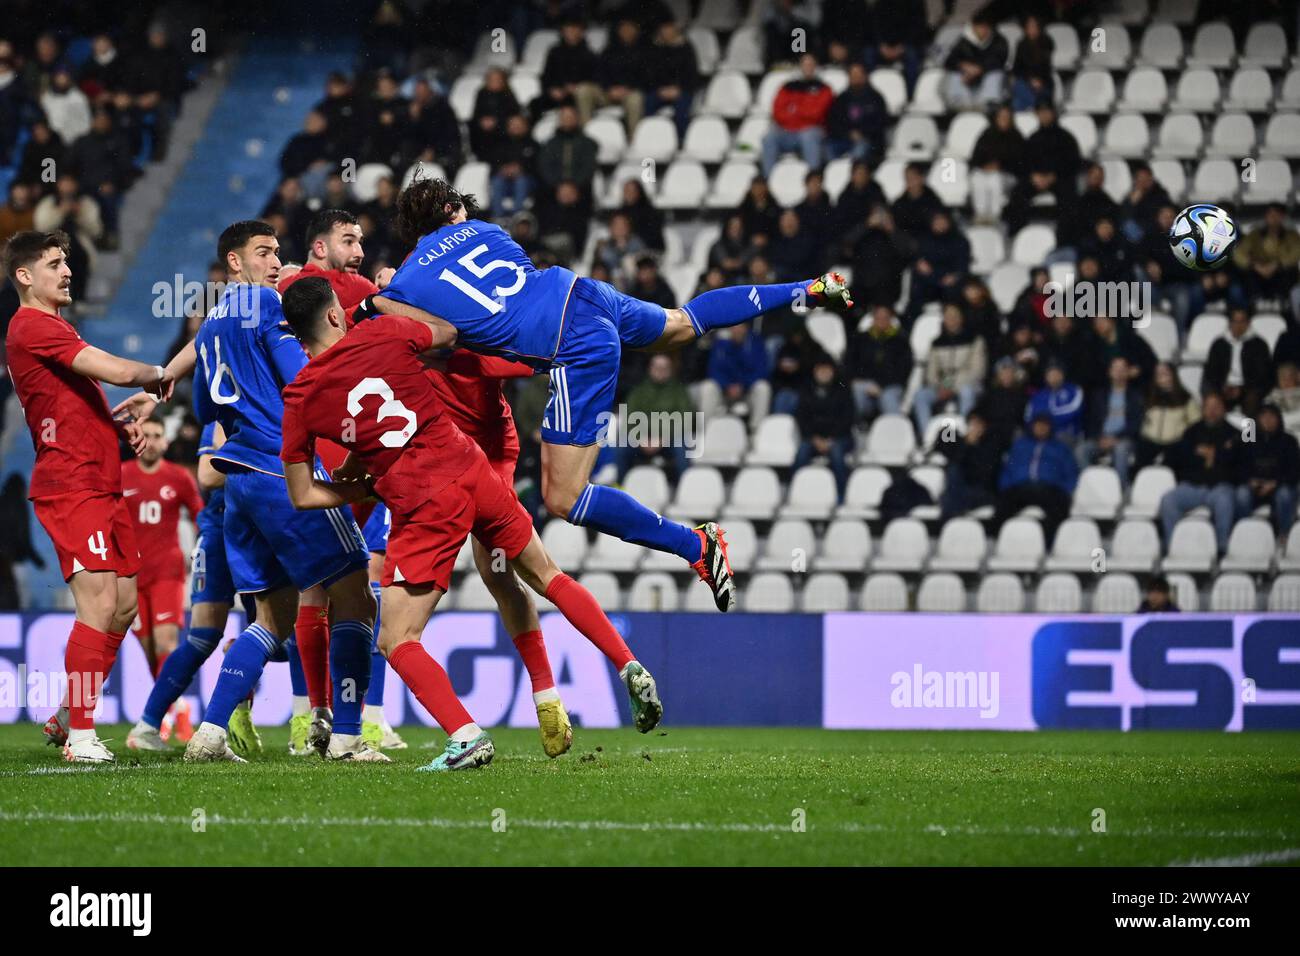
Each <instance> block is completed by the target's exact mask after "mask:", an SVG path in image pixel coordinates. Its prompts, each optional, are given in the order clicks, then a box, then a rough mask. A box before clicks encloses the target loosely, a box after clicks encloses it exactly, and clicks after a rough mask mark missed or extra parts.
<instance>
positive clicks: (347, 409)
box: [281, 278, 663, 770]
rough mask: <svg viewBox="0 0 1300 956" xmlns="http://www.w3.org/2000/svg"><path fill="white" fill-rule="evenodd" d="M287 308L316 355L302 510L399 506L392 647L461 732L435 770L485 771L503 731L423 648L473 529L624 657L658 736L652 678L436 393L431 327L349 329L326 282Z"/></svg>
mask: <svg viewBox="0 0 1300 956" xmlns="http://www.w3.org/2000/svg"><path fill="white" fill-rule="evenodd" d="M283 305H284V314H285V317H286V319H287V320H288V322H289V325H290V328H292V329H293V331H294V334H296V335H297V336H298V337H299V339H300V340H301V341H302V343H303V345H304V346H305V347H306V349H307V351H308V353H309V354H310V355H311V356H312V361H311V362H309V363H308V365H307V366H306V368H304V369H303V370H302V371H301V372H300V373H299V374H298V376H297V378H295V379H294V381H293V382H291V383H290V384H289V385H288V386H287V387H286V388H285V390H284V403H285V411H284V422H283V429H282V433H283V442H284V444H283V448H282V451H281V458H282V459H283V460H284V462H285V480H286V483H287V484H288V488H289V497H290V499H291V500H292V501H293V504H294V506H295V507H297V508H326V507H337V506H340V505H343V504H350V503H352V502H353V501H358V500H360V499H361V498H364V497H367V496H369V495H370V494H371V493H372V491H373V493H374V494H376V495H377V496H378V497H379V498H380V500H381V501H383V502H384V503H385V504H386V505H387V506H388V508H389V510H390V511H391V512H392V515H393V525H392V531H391V533H390V536H389V540H388V554H387V558H386V560H385V565H384V579H383V584H384V589H383V607H384V611H383V614H382V616H381V626H380V638H379V641H380V647H381V649H382V650H383V652H384V654H385V655H386V656H387V657H388V661H389V664H390V665H391V666H392V667H393V669H394V670H396V671H397V673H398V675H399V676H400V677H401V678H402V680H403V682H405V683H406V685H407V686H408V687H410V688H411V690H412V691H413V692H414V693H415V695H416V698H417V699H418V700H419V701H420V702H421V703H422V704H423V705H424V706H425V707H426V709H428V710H429V712H430V713H431V714H432V715H433V716H434V718H435V719H436V720H437V721H438V723H439V724H440V725H441V726H442V727H443V729H444V730H446V731H447V733H448V735H449V737H450V739H449V740H448V743H447V747H446V750H445V751H444V753H443V754H442V755H441V756H439V757H438V758H437V759H435V760H434V761H433V762H432V763H430V764H429V765H428V766H427V767H426V768H423V769H427V770H456V769H463V768H469V767H477V766H482V765H484V764H486V763H488V762H490V761H491V759H492V755H493V753H494V747H493V744H492V740H491V738H490V737H489V736H488V735H487V733H485V732H484V731H483V730H482V728H480V727H479V726H478V724H476V723H475V722H474V721H473V719H472V718H471V717H470V715H469V714H468V713H467V712H466V711H465V709H464V707H463V706H462V705H461V703H460V701H459V700H458V698H457V697H456V694H455V691H454V690H453V689H452V687H451V682H450V681H449V680H448V678H447V675H446V672H445V671H443V669H442V668H441V667H440V666H439V665H438V664H437V662H435V661H434V660H433V659H432V658H431V657H429V655H428V654H427V653H426V652H425V651H424V649H423V647H422V646H421V644H420V637H421V635H422V633H423V631H424V627H425V625H426V624H427V623H428V620H429V616H430V615H431V614H432V613H433V610H434V608H435V607H436V606H437V604H438V600H439V598H440V597H441V596H442V594H443V593H444V592H445V591H446V590H447V588H448V586H449V584H450V574H451V569H452V566H453V564H454V563H455V560H456V555H457V554H458V553H459V551H460V549H461V546H462V545H463V544H464V543H465V539H466V537H467V536H468V535H470V534H471V533H472V534H474V535H475V537H477V538H479V540H481V541H482V542H483V543H484V544H485V545H486V546H487V547H488V548H489V550H490V551H491V550H494V549H500V552H501V553H502V554H504V556H505V557H506V558H507V559H508V560H509V561H510V563H511V565H512V566H513V568H514V569H515V570H516V571H517V572H518V573H519V575H520V576H521V577H522V578H523V580H524V581H525V582H526V583H527V584H528V585H529V586H530V587H532V588H533V590H535V591H537V592H538V593H539V594H544V595H545V596H546V597H547V599H548V600H550V601H551V602H552V603H554V604H555V605H556V607H557V608H559V610H560V612H561V613H562V614H564V616H565V617H566V618H567V619H568V620H569V622H570V623H571V624H573V625H574V627H576V628H577V629H578V630H579V631H580V632H581V633H582V634H583V635H584V636H586V637H587V638H588V640H590V641H591V642H592V643H593V644H594V645H596V646H597V647H598V648H599V649H600V650H601V651H602V652H603V653H604V654H605V655H606V657H608V658H609V659H610V660H611V662H613V663H614V665H615V667H617V668H618V669H619V676H620V677H621V678H622V680H623V682H624V684H625V686H626V687H627V689H628V692H629V695H630V698H631V707H632V714H633V718H634V720H635V723H636V726H637V729H638V730H640V731H641V732H642V733H646V732H649V731H650V730H652V729H653V728H654V727H655V726H657V725H658V723H659V720H660V719H661V718H662V715H663V708H662V705H661V704H660V703H659V699H658V694H657V692H656V688H655V685H654V680H653V678H652V677H651V676H650V674H649V673H648V672H647V671H646V670H645V668H644V667H642V666H641V665H640V664H639V663H638V662H637V661H636V659H635V657H634V656H633V655H632V653H631V651H630V650H628V648H627V645H626V644H625V643H624V642H623V639H622V638H621V637H620V636H619V634H618V632H617V631H615V630H614V627H613V625H612V624H610V622H609V619H608V618H607V617H606V616H605V614H604V612H603V611H602V610H601V609H600V605H599V604H598V603H597V601H596V600H595V598H594V597H593V596H592V595H591V593H590V592H588V591H587V590H586V589H585V588H583V587H582V586H581V585H579V584H578V583H577V582H575V581H574V580H573V579H572V578H570V577H569V576H568V575H566V574H564V573H563V572H562V571H560V569H559V568H558V567H556V565H555V563H554V562H553V561H552V560H551V558H550V556H549V555H548V554H547V553H546V550H545V548H544V547H543V546H542V543H541V539H540V538H538V537H537V534H536V532H535V531H534V530H533V526H532V520H531V518H530V517H529V515H528V512H527V511H525V510H524V508H523V506H522V505H521V504H520V503H519V500H518V499H517V498H516V497H515V495H514V492H513V490H512V489H511V488H509V487H508V486H507V485H506V484H505V482H504V481H502V479H501V476H500V475H499V474H497V472H496V471H495V470H494V469H493V468H492V466H491V465H490V464H489V463H488V460H487V457H486V456H485V455H484V453H483V450H482V449H481V448H479V447H478V446H477V445H476V444H474V442H472V441H470V440H469V439H468V438H467V437H466V436H465V435H464V433H462V432H461V431H460V429H459V428H457V427H456V425H455V424H454V423H453V422H452V421H451V420H450V419H449V417H448V416H447V415H446V413H445V406H444V405H443V403H442V401H441V400H440V399H439V397H438V395H437V393H436V392H435V391H434V390H433V389H432V388H430V387H429V381H428V377H427V375H426V372H425V366H424V364H423V363H422V362H421V360H420V356H421V355H423V354H424V353H426V352H429V351H430V350H431V349H432V346H433V335H432V332H431V330H430V326H428V325H426V324H425V323H421V322H417V321H412V320H407V319H404V318H401V317H397V316H382V317H379V318H376V319H371V320H368V321H367V322H366V323H365V324H363V325H361V326H360V327H358V328H356V329H354V330H353V331H352V332H350V333H347V335H346V337H345V332H346V330H347V320H346V318H345V313H344V311H343V309H342V307H341V306H340V305H339V302H338V299H337V297H336V296H335V294H334V292H333V290H332V289H331V288H330V286H329V284H328V283H327V282H325V281H323V280H321V279H315V278H313V279H310V280H302V281H300V282H298V283H295V284H294V286H293V288H292V289H291V290H290V291H289V292H287V293H286V294H285V298H284V303H283ZM318 438H329V439H331V440H333V441H337V442H339V443H340V444H344V445H345V446H347V447H348V448H350V449H351V453H350V455H349V458H348V460H347V461H346V462H345V463H344V464H343V466H342V467H341V468H340V469H338V471H337V472H336V474H338V475H339V476H340V477H343V478H349V477H350V478H351V479H353V480H341V481H334V482H327V481H322V480H320V479H317V478H316V477H314V475H313V474H312V462H313V461H314V444H315V441H316V439H318ZM360 478H365V480H356V479H360Z"/></svg>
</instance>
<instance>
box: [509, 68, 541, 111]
mask: <svg viewBox="0 0 1300 956" xmlns="http://www.w3.org/2000/svg"><path fill="white" fill-rule="evenodd" d="M509 85H510V92H511V93H513V94H515V99H516V100H518V101H519V102H520V103H521V104H522V103H531V102H533V100H535V99H537V97H539V96H541V94H542V84H541V81H540V80H539V79H538V78H537V74H536V73H530V72H528V71H526V70H515V71H514V72H513V73H511V74H510V80H509Z"/></svg>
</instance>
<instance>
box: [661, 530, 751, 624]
mask: <svg viewBox="0 0 1300 956" xmlns="http://www.w3.org/2000/svg"><path fill="white" fill-rule="evenodd" d="M724 531H725V532H726V535H727V558H728V559H729V560H730V561H731V569H732V570H733V571H748V570H749V569H750V568H752V567H753V566H754V561H755V559H756V558H757V557H758V535H757V534H756V533H755V532H754V526H753V525H752V524H751V523H750V522H748V521H746V520H745V519H743V518H732V519H730V520H729V521H728V522H727V525H726V528H725V529H724ZM677 567H678V568H680V567H681V562H678V563H677ZM705 590H706V591H707V590H708V588H705ZM714 610H715V611H716V610H717V608H714Z"/></svg>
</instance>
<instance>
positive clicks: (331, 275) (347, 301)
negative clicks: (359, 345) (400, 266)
mask: <svg viewBox="0 0 1300 956" xmlns="http://www.w3.org/2000/svg"><path fill="white" fill-rule="evenodd" d="M363 238H364V237H363V236H362V234H361V224H360V223H359V222H358V221H357V217H356V216H354V215H352V213H350V212H348V211H347V210H345V209H324V210H322V211H320V212H318V213H317V214H316V215H315V216H313V217H312V220H311V224H310V225H309V226H308V227H307V262H306V263H305V264H304V265H303V266H302V268H300V269H298V270H296V271H294V272H292V273H290V274H289V275H285V276H282V277H281V279H280V283H279V285H277V286H276V291H277V292H279V293H280V295H284V293H285V290H286V289H288V288H289V286H291V285H293V284H294V283H295V282H297V281H298V280H299V279H305V278H307V277H308V276H319V277H321V278H323V279H326V280H327V281H328V282H329V284H330V285H331V286H333V288H334V293H335V295H337V296H338V297H339V302H341V303H342V304H343V308H344V310H345V311H346V312H348V313H349V314H350V313H351V312H352V310H353V309H355V308H356V307H357V306H358V305H360V304H361V302H362V300H363V299H365V298H366V296H369V295H374V294H375V293H377V292H378V291H379V289H380V285H382V284H383V283H382V282H381V283H380V285H376V284H375V283H373V282H371V281H370V280H369V279H367V278H366V277H365V276H363V275H362V274H361V263H362V262H364V261H365V257H366V252H365V249H364V248H362V246H361V241H362V239H363ZM282 271H283V270H282ZM392 274H393V270H392V269H385V270H382V272H381V273H380V276H379V278H380V279H386V278H388V277H389V276H391V275H392Z"/></svg>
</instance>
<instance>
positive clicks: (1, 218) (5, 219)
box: [0, 182, 36, 243]
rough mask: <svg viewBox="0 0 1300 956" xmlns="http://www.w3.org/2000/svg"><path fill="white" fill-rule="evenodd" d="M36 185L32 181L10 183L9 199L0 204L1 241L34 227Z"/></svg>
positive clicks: (6, 240)
mask: <svg viewBox="0 0 1300 956" xmlns="http://www.w3.org/2000/svg"><path fill="white" fill-rule="evenodd" d="M35 200H36V187H34V186H33V185H31V183H20V182H13V183H10V184H9V201H8V202H7V203H5V204H4V205H3V206H0V243H4V242H8V241H9V238H10V237H11V236H13V235H15V234H16V233H20V232H27V231H29V230H30V229H32V228H33V225H32V224H33V222H34V221H35V216H36V201H35Z"/></svg>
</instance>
